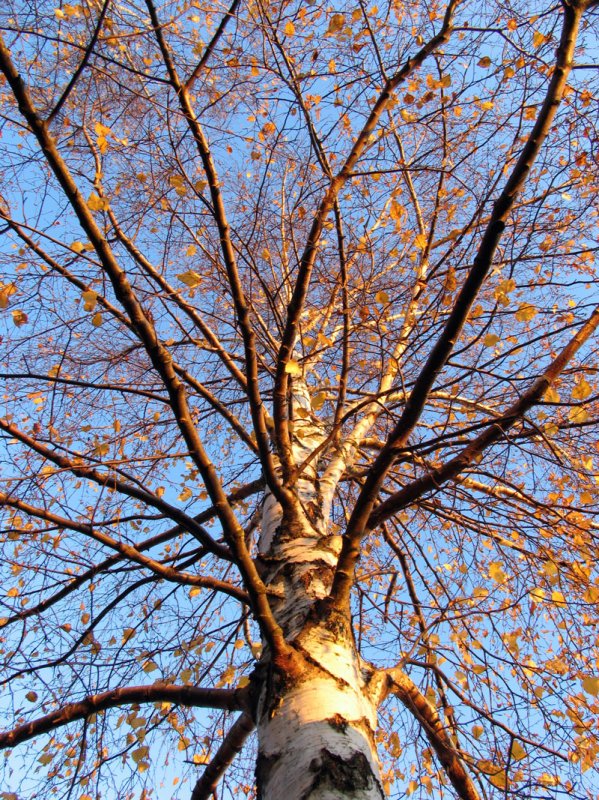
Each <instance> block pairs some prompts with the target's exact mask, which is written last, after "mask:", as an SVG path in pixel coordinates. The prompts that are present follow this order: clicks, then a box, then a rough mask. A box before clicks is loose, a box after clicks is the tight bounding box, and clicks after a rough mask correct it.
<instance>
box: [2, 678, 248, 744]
mask: <svg viewBox="0 0 599 800" xmlns="http://www.w3.org/2000/svg"><path fill="white" fill-rule="evenodd" d="M160 701H162V702H169V703H178V704H179V705H184V706H193V707H194V708H222V709H225V710H227V711H238V710H242V709H243V708H244V706H245V694H244V692H243V690H241V689H202V688H200V687H199V686H178V685H175V684H168V683H153V684H151V685H150V686H125V687H123V688H121V689H112V690H111V691H108V692H102V693H101V694H92V695H89V696H88V697H85V698H84V699H83V700H79V701H77V702H75V703H67V704H66V705H64V706H62V708H59V709H57V710H56V711H53V712H52V713H50V714H46V716H45V717H39V718H38V719H36V720H33V721H31V722H26V723H25V724H23V725H19V726H18V727H16V728H13V729H12V730H11V731H7V732H6V733H1V734H0V749H4V748H6V747H14V746H15V745H17V744H21V742H26V741H27V740H28V739H33V737H34V736H39V735H40V734H42V733H49V732H50V731H53V730H54V729H55V728H60V727H62V726H63V725H66V724H68V723H69V722H74V721H75V720H79V719H86V718H87V717H89V715H90V714H96V713H98V712H99V711H105V710H106V709H108V708H114V707H115V706H122V705H129V704H131V703H155V702H160Z"/></svg>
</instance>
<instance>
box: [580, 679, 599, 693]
mask: <svg viewBox="0 0 599 800" xmlns="http://www.w3.org/2000/svg"><path fill="white" fill-rule="evenodd" d="M582 688H583V689H584V690H585V692H586V693H587V694H592V695H593V697H597V696H598V695H599V678H597V677H591V676H589V677H588V678H583V680H582Z"/></svg>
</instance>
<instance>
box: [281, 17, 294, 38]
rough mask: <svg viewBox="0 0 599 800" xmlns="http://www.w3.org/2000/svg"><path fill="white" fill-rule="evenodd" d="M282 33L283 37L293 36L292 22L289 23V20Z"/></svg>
mask: <svg viewBox="0 0 599 800" xmlns="http://www.w3.org/2000/svg"><path fill="white" fill-rule="evenodd" d="M283 32H284V33H285V36H293V34H294V33H295V25H294V24H293V22H291V20H289V21H288V22H286V23H285V27H284V28H283Z"/></svg>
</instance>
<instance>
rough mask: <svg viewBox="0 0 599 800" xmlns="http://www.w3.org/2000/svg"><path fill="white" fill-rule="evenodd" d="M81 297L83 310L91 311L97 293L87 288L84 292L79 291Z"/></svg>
mask: <svg viewBox="0 0 599 800" xmlns="http://www.w3.org/2000/svg"><path fill="white" fill-rule="evenodd" d="M81 297H82V299H83V309H84V311H93V310H94V308H95V307H96V303H97V302H98V295H97V294H96V293H95V292H94V291H92V290H91V289H88V290H87V291H85V292H81Z"/></svg>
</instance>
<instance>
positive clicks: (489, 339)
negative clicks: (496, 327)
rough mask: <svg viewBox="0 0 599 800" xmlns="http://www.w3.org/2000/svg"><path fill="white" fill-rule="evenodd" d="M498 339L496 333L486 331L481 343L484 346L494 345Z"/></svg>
mask: <svg viewBox="0 0 599 800" xmlns="http://www.w3.org/2000/svg"><path fill="white" fill-rule="evenodd" d="M498 341H499V336H497V334H496V333H488V334H487V335H486V336H485V338H484V339H483V345H484V346H485V347H495V345H496V344H497V342H498Z"/></svg>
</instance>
